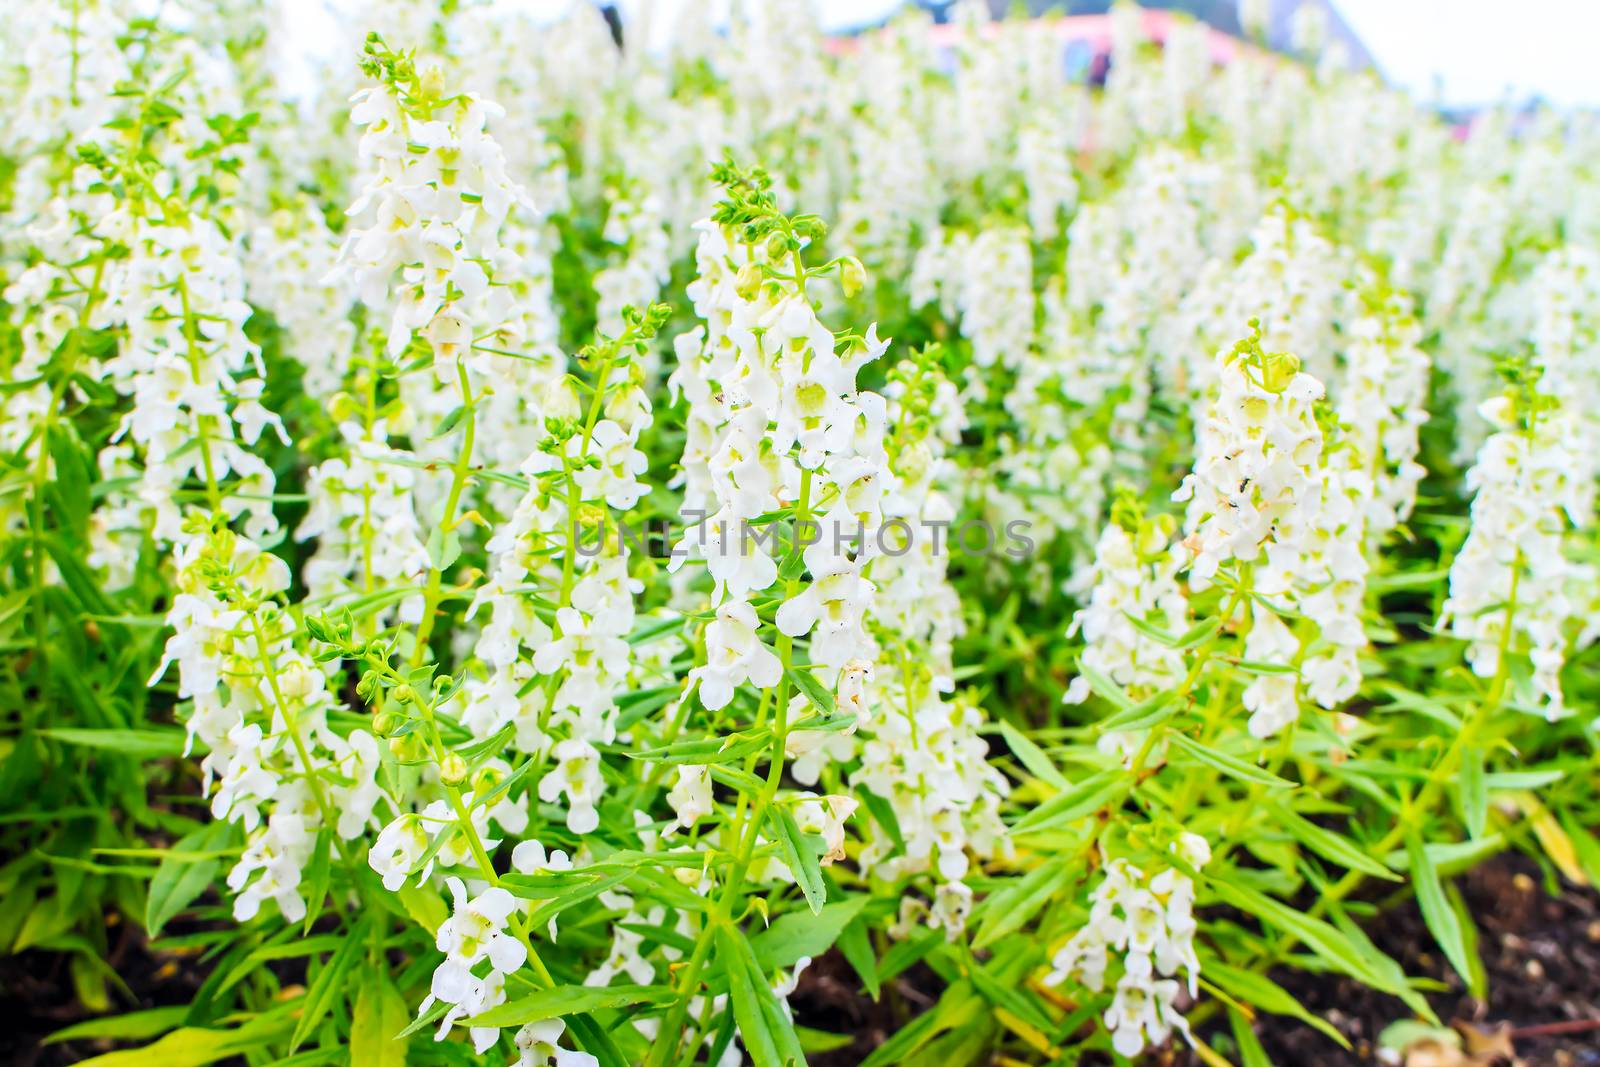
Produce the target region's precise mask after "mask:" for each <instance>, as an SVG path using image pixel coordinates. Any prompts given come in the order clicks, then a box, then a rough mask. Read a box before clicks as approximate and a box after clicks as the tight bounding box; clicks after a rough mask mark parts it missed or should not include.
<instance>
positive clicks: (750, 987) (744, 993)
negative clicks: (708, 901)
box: [716, 925, 806, 1067]
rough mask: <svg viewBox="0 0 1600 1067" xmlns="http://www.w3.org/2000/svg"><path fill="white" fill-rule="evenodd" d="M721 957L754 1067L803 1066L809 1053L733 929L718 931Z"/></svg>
mask: <svg viewBox="0 0 1600 1067" xmlns="http://www.w3.org/2000/svg"><path fill="white" fill-rule="evenodd" d="M716 942H717V955H718V956H719V957H720V959H721V961H722V963H723V966H724V967H725V968H726V969H727V973H728V995H729V999H730V1000H731V1001H732V1002H733V1017H734V1020H735V1021H736V1022H737V1023H738V1024H739V1036H740V1037H741V1038H742V1039H743V1041H744V1049H745V1052H746V1053H748V1054H749V1056H750V1062H751V1063H752V1064H753V1065H754V1067H803V1065H804V1064H805V1062H806V1054H805V1051H804V1050H803V1049H802V1048H801V1047H800V1039H799V1037H798V1036H796V1034H795V1032H794V1023H793V1022H791V1021H790V1019H789V1016H788V1013H787V1012H785V1011H784V1010H783V1008H782V1007H781V1006H780V1005H779V1004H778V998H777V997H776V995H774V994H773V992H772V988H771V987H770V986H768V985H767V980H766V976H765V975H764V974H762V973H761V970H760V967H759V966H758V965H757V963H756V960H755V955H754V953H753V952H752V951H751V948H750V943H749V942H748V941H746V940H745V938H744V935H743V934H742V933H740V932H739V931H738V930H736V929H734V928H733V927H731V926H727V925H719V926H718V927H717V931H716Z"/></svg>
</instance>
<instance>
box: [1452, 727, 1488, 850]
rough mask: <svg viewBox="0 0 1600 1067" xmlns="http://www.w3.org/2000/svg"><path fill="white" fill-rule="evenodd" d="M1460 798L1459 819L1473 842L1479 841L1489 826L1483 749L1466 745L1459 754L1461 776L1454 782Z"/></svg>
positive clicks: (1478, 746)
mask: <svg viewBox="0 0 1600 1067" xmlns="http://www.w3.org/2000/svg"><path fill="white" fill-rule="evenodd" d="M1456 788H1457V790H1458V791H1459V795H1460V798H1461V819H1462V821H1463V822H1465V823H1466V824H1467V833H1468V834H1469V835H1470V836H1471V837H1472V839H1473V840H1474V841H1477V840H1481V839H1482V837H1483V835H1484V833H1485V832H1486V831H1487V830H1488V826H1489V785H1488V783H1487V782H1486V781H1485V780H1484V776H1483V748H1482V746H1480V745H1468V746H1467V748H1466V751H1464V752H1463V753H1462V754H1461V776H1460V777H1459V778H1458V779H1457V780H1456Z"/></svg>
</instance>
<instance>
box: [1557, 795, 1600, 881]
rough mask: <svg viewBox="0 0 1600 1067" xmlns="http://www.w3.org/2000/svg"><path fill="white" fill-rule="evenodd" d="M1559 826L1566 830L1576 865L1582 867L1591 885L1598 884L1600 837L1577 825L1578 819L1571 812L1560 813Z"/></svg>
mask: <svg viewBox="0 0 1600 1067" xmlns="http://www.w3.org/2000/svg"><path fill="white" fill-rule="evenodd" d="M1560 822H1561V828H1562V829H1563V830H1565V831H1566V832H1567V837H1568V838H1570V839H1571V841H1572V851H1573V854H1574V855H1575V856H1576V857H1577V860H1578V866H1580V867H1582V868H1583V873H1584V874H1585V875H1587V876H1588V878H1589V883H1590V884H1591V885H1600V839H1596V838H1595V836H1594V835H1593V834H1591V833H1590V832H1589V831H1588V830H1585V829H1584V828H1583V827H1582V826H1580V825H1578V820H1577V819H1574V818H1573V817H1572V813H1571V812H1568V811H1563V812H1562V813H1561V819H1560Z"/></svg>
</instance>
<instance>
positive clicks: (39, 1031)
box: [0, 854, 1600, 1067]
mask: <svg viewBox="0 0 1600 1067" xmlns="http://www.w3.org/2000/svg"><path fill="white" fill-rule="evenodd" d="M1457 884H1458V886H1459V887H1460V889H1461V892H1462V894H1463V895H1464V896H1465V898H1466V902H1467V906H1468V909H1469V911H1470V913H1471V914H1472V915H1473V916H1474V918H1475V920H1476V922H1477V925H1478V936H1479V951H1480V955H1481V956H1482V959H1483V963H1484V967H1485V969H1486V970H1487V972H1488V976H1489V997H1488V1000H1487V1002H1479V1001H1477V1000H1474V999H1473V998H1471V997H1469V996H1468V995H1467V994H1466V992H1465V990H1464V989H1463V988H1462V986H1461V983H1460V981H1459V980H1458V979H1457V978H1456V977H1455V975H1454V974H1453V972H1452V971H1451V970H1450V967H1449V964H1448V963H1446V962H1445V961H1444V959H1443V958H1442V956H1441V955H1440V954H1439V952H1438V950H1437V948H1436V947H1435V946H1434V944H1433V940H1432V938H1431V936H1430V935H1429V934H1428V931H1427V928H1426V927H1425V926H1424V925H1423V922H1422V916H1421V914H1420V913H1419V912H1418V910H1417V907H1416V904H1415V902H1413V901H1407V902H1406V903H1405V904H1403V905H1400V906H1398V907H1395V908H1392V909H1390V910H1389V911H1387V912H1386V913H1385V914H1384V915H1383V917H1382V918H1381V919H1379V920H1377V921H1375V922H1373V923H1372V924H1371V925H1370V926H1369V930H1368V932H1369V933H1370V934H1371V936H1372V938H1373V940H1374V941H1375V942H1376V943H1377V944H1378V946H1379V947H1380V948H1382V949H1384V950H1385V951H1386V952H1388V953H1389V954H1390V955H1392V956H1394V957H1395V958H1396V959H1397V960H1398V961H1399V962H1400V964H1401V966H1402V967H1403V968H1404V969H1405V971H1406V973H1407V974H1408V975H1411V976H1413V977H1426V978H1432V979H1435V980H1437V981H1439V982H1441V983H1444V984H1445V985H1447V986H1448V990H1447V991H1442V992H1438V993H1433V994H1429V998H1428V999H1429V1001H1430V1002H1431V1003H1432V1005H1433V1007H1434V1010H1435V1011H1436V1012H1437V1013H1438V1015H1439V1017H1440V1018H1441V1019H1442V1020H1444V1021H1446V1022H1459V1023H1461V1024H1463V1025H1465V1026H1469V1027H1471V1028H1472V1029H1473V1031H1475V1032H1476V1033H1479V1034H1484V1035H1492V1034H1495V1033H1496V1032H1497V1031H1502V1030H1503V1031H1504V1035H1503V1036H1504V1038H1506V1039H1509V1041H1510V1043H1511V1045H1512V1047H1513V1048H1514V1049H1515V1054H1516V1060H1517V1062H1518V1063H1520V1064H1524V1065H1527V1067H1600V893H1596V892H1595V891H1594V890H1592V889H1584V890H1579V889H1574V888H1571V887H1568V886H1563V887H1562V891H1561V892H1560V893H1559V894H1558V895H1555V896H1552V895H1549V894H1548V893H1546V891H1545V886H1544V884H1543V881H1542V879H1541V876H1540V872H1539V870H1538V868H1537V867H1536V866H1535V865H1534V864H1533V863H1532V862H1531V861H1529V860H1527V859H1526V858H1524V857H1522V856H1518V855H1512V854H1506V855H1502V856H1500V857H1498V858H1496V859H1493V860H1490V861H1489V862H1487V863H1485V864H1483V865H1482V866H1480V867H1479V868H1477V869H1476V870H1474V871H1472V872H1469V873H1468V874H1466V875H1463V876H1462V877H1460V878H1459V879H1457ZM111 942H112V944H113V946H114V949H113V953H112V955H113V957H114V960H113V962H114V965H115V967H116V969H117V971H118V973H119V974H120V975H121V976H122V978H123V980H124V981H125V982H127V984H128V986H129V987H130V988H131V989H132V990H133V992H134V994H135V996H136V997H137V999H138V1003H137V1004H136V1005H130V1004H127V1003H117V1004H116V1007H115V1009H114V1010H116V1011H118V1012H122V1011H129V1010H135V1009H136V1008H153V1007H160V1006H163V1005H172V1004H185V1003H188V1001H189V1000H190V999H191V998H192V997H193V995H194V993H195V991H196V990H197V989H198V988H199V986H200V983H201V982H202V981H204V979H205V968H204V967H202V966H198V965H197V964H196V963H195V961H194V959H193V958H192V957H180V956H163V955H160V954H153V953H151V952H150V951H149V950H148V948H147V946H146V945H145V942H144V939H143V937H142V936H141V934H140V933H139V932H138V931H137V930H133V929H127V930H125V931H116V932H114V933H113V936H112V938H111ZM1272 977H1273V978H1274V980H1276V981H1277V982H1278V983H1279V984H1281V985H1283V986H1284V987H1285V988H1286V989H1288V990H1289V991H1290V992H1291V993H1293V994H1294V996H1295V997H1296V998H1298V999H1299V1001H1300V1003H1301V1004H1303V1005H1304V1006H1305V1007H1306V1008H1307V1010H1309V1011H1311V1012H1313V1013H1315V1014H1317V1015H1320V1016H1321V1017H1323V1018H1325V1019H1327V1020H1328V1021H1329V1022H1330V1023H1332V1024H1333V1025H1334V1026H1335V1027H1337V1028H1338V1030H1339V1031H1340V1032H1341V1033H1343V1034H1344V1035H1345V1036H1346V1037H1347V1038H1348V1039H1349V1041H1350V1044H1351V1045H1352V1047H1353V1051H1350V1052H1346V1051H1345V1050H1343V1049H1341V1048H1339V1047H1338V1046H1337V1045H1335V1044H1334V1043H1333V1042H1332V1041H1330V1040H1329V1039H1328V1038H1327V1037H1325V1036H1324V1035H1322V1034H1320V1033H1318V1032H1317V1031H1315V1030H1313V1029H1311V1028H1310V1027H1307V1026H1304V1025H1302V1024H1300V1023H1298V1022H1296V1021H1295V1020H1293V1019H1288V1018H1284V1017H1281V1016H1271V1015H1263V1016H1260V1017H1259V1018H1258V1019H1257V1022H1256V1033H1257V1036H1259V1037H1260V1039H1261V1042H1262V1044H1263V1046H1265V1048H1266V1050H1267V1054H1268V1056H1269V1057H1270V1058H1271V1060H1272V1062H1273V1063H1274V1064H1278V1065H1281V1067H1366V1065H1370V1064H1372V1063H1375V1062H1376V1058H1375V1057H1376V1047H1377V1037H1378V1034H1379V1033H1380V1032H1382V1030H1383V1028H1384V1027H1386V1026H1388V1025H1389V1024H1390V1023H1392V1022H1395V1021H1396V1020H1399V1019H1405V1018H1408V1017H1409V1012H1408V1011H1407V1009H1406V1008H1405V1007H1404V1005H1402V1004H1400V1002H1398V1001H1396V1000H1395V999H1393V998H1392V997H1388V996H1386V995H1384V994H1381V993H1375V992H1373V991H1372V990H1370V989H1367V988H1366V987H1364V986H1362V985H1360V984H1358V983H1356V982H1353V981H1350V980H1348V979H1344V978H1339V977H1336V976H1328V975H1315V974H1308V973H1304V972H1301V971H1295V970H1290V969H1280V970H1278V971H1275V972H1274V973H1273V975H1272ZM938 991H939V981H938V979H937V977H936V976H935V975H934V974H933V972H932V971H930V970H929V969H928V968H926V967H925V966H921V965H919V966H917V967H913V968H912V969H910V970H909V971H907V972H906V973H905V974H903V975H900V976H899V977H898V978H896V979H895V980H894V981H893V982H892V983H890V984H889V986H888V987H886V988H885V990H884V995H883V996H882V997H881V998H880V999H879V1000H877V1001H873V1000H872V999H870V998H869V997H867V996H866V995H865V994H864V993H863V992H862V990H861V987H860V982H859V980H858V979H857V978H856V975H855V972H854V970H852V969H851V967H850V965H849V964H848V963H846V962H845V960H844V958H843V957H842V956H841V955H840V954H839V953H838V952H837V951H832V952H829V953H827V954H825V955H823V956H821V957H820V958H818V959H817V960H816V961H815V962H813V963H812V964H811V966H810V967H808V968H807V969H806V971H805V972H804V973H803V974H802V975H801V977H800V983H799V986H798V988H797V989H796V990H795V992H794V994H793V996H792V997H791V998H790V1002H791V1003H792V1004H793V1006H794V1009H795V1019H796V1021H797V1022H798V1023H800V1024H801V1025H803V1026H809V1027H812V1028H815V1029H817V1030H824V1031H828V1032H830V1033H835V1034H849V1035H852V1037H853V1040H852V1042H851V1043H850V1044H849V1045H847V1046H845V1047H844V1048H841V1049H837V1050H835V1051H832V1052H827V1053H822V1054H817V1055H814V1056H813V1057H812V1058H811V1064H812V1067H851V1065H854V1064H858V1063H860V1062H861V1061H862V1060H863V1059H864V1058H866V1056H867V1055H868V1054H869V1053H870V1052H871V1051H872V1050H873V1049H874V1048H876V1047H878V1045H880V1044H882V1043H883V1041H884V1040H885V1039H886V1038H887V1037H888V1036H889V1035H890V1034H892V1033H894V1032H895V1031H896V1030H897V1029H899V1028H900V1027H901V1026H903V1025H904V1024H905V1022H906V1021H908V1020H909V1019H910V1018H912V1017H914V1016H915V1015H917V1014H919V1013H920V1012H922V1011H924V1010H926V1009H927V1008H928V1007H930V1006H932V1004H933V1003H934V1002H935V1001H936V1000H937V999H938ZM113 999H114V1001H115V1000H118V999H119V998H118V994H116V993H113ZM123 999H125V998H123ZM0 1017H3V1018H6V1019H9V1020H11V1022H10V1024H9V1025H8V1026H5V1027H0V1064H5V1065H7V1067H13V1065H14V1067H65V1065H67V1064H73V1063H78V1062H80V1061H81V1060H83V1059H85V1058H87V1057H89V1056H93V1055H95V1054H97V1053H99V1052H103V1051H106V1050H107V1049H108V1048H109V1047H111V1046H110V1045H109V1044H107V1043H105V1042H98V1041H78V1042H66V1043H61V1044H55V1045H41V1044H40V1041H41V1039H42V1038H43V1037H45V1036H46V1035H48V1034H50V1033H52V1032H54V1031H56V1030H59V1029H61V1028H63V1027H65V1026H68V1025H71V1024H72V1023H74V1022H77V1021H79V1020H81V1019H83V1018H85V1013H84V1011H83V1009H82V1008H81V1007H80V1006H79V1005H78V1004H77V1002H76V997H75V995H74V993H73V987H72V978H71V974H70V972H69V970H68V964H67V957H66V956H63V955H59V954H55V953H46V952H36V951H35V952H25V953H23V954H21V955H19V956H12V957H5V958H0ZM1219 1043H1220V1042H1219ZM1153 1062H1160V1063H1162V1064H1172V1065H1173V1067H1198V1064H1199V1061H1198V1060H1197V1059H1194V1058H1193V1057H1191V1056H1188V1055H1186V1054H1185V1053H1184V1051H1183V1050H1182V1049H1181V1047H1179V1048H1175V1049H1172V1050H1170V1051H1168V1052H1167V1053H1165V1054H1163V1055H1161V1056H1159V1057H1158V1058H1157V1059H1156V1060H1155V1061H1153ZM1479 1062H1480V1063H1484V1064H1487V1063H1488V1062H1490V1061H1489V1060H1480V1061H1479Z"/></svg>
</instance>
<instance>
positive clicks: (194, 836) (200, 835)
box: [144, 822, 229, 937]
mask: <svg viewBox="0 0 1600 1067" xmlns="http://www.w3.org/2000/svg"><path fill="white" fill-rule="evenodd" d="M228 827H229V824H228V823H223V822H213V823H207V824H206V825H205V826H202V827H201V828H200V829H198V830H196V831H194V832H193V833H190V834H186V835H184V836H183V837H182V838H179V839H178V841H177V842H176V843H174V845H173V847H172V852H174V853H177V855H170V856H168V857H167V858H166V859H163V860H162V861H161V866H159V867H157V868H156V873H155V877H153V878H151V879H150V893H149V895H148V897H146V899H145V908H144V927H145V930H146V931H147V932H148V933H149V935H150V936H151V937H156V936H158V935H159V934H160V933H161V930H162V927H164V926H166V925H167V923H168V922H170V921H171V920H172V918H173V917H174V916H175V915H177V914H178V913H179V912H180V911H182V910H183V909H184V908H187V907H188V906H189V905H190V904H192V903H194V901H195V898H197V897H198V896H199V895H200V894H201V893H204V892H205V891H206V890H207V889H208V888H209V887H210V886H211V882H212V880H213V879H215V878H216V876H217V871H218V869H219V867H220V864H219V862H218V861H217V860H216V859H215V858H210V859H198V860H197V859H194V858H192V854H194V853H200V854H208V853H211V852H213V851H214V850H215V849H217V848H218V847H220V846H221V845H222V844H223V843H224V842H225V841H227V840H228Z"/></svg>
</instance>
